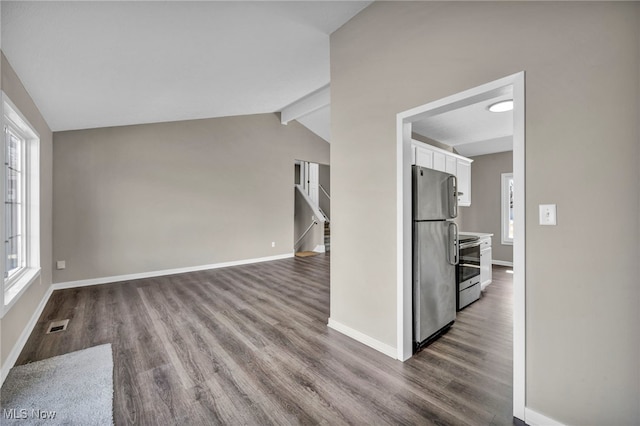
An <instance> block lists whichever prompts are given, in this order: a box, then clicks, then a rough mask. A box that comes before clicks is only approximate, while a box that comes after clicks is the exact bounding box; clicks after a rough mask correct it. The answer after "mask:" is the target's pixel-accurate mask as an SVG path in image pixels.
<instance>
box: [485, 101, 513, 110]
mask: <svg viewBox="0 0 640 426" xmlns="http://www.w3.org/2000/svg"><path fill="white" fill-rule="evenodd" d="M487 109H488V110H489V111H491V112H506V111H511V110H513V99H508V100H506V101H500V102H496V103H495V104H491V105H489V107H488V108H487Z"/></svg>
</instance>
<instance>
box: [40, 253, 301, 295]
mask: <svg viewBox="0 0 640 426" xmlns="http://www.w3.org/2000/svg"><path fill="white" fill-rule="evenodd" d="M293 256H294V253H285V254H279V255H275V256H267V257H258V258H254V259H243V260H234V261H231V262H221V263H214V264H210V265H200V266H189V267H186V268H175V269H164V270H160V271H151V272H141V273H138V274H127V275H114V276H110V277H102V278H91V279H88V280H78V281H66V282H61V283H55V284H53V289H54V290H63V289H66V288H76V287H87V286H91V285H99V284H109V283H115V282H121V281H132V280H140V279H143V278H154V277H161V276H165V275H175V274H184V273H187V272H197V271H206V270H208V269H218V268H227V267H229V266H239V265H248V264H250V263H260V262H270V261H272V260H281V259H288V258H291V257H293Z"/></svg>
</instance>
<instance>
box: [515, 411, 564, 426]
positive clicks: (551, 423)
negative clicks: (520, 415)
mask: <svg viewBox="0 0 640 426" xmlns="http://www.w3.org/2000/svg"><path fill="white" fill-rule="evenodd" d="M524 415H525V422H526V423H527V424H528V425H529V426H565V424H564V423H560V422H559V421H557V420H554V419H552V418H551V417H547V416H545V415H544V414H540V413H538V412H537V411H534V410H532V409H531V408H529V407H525V408H524Z"/></svg>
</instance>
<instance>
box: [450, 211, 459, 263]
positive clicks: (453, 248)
mask: <svg viewBox="0 0 640 426" xmlns="http://www.w3.org/2000/svg"><path fill="white" fill-rule="evenodd" d="M449 263H450V264H451V265H457V264H458V225H457V224H455V223H453V222H452V223H450V224H449Z"/></svg>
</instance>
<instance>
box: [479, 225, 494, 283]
mask: <svg viewBox="0 0 640 426" xmlns="http://www.w3.org/2000/svg"><path fill="white" fill-rule="evenodd" d="M491 262H492V259H491V237H482V238H480V288H481V289H482V290H484V289H485V288H486V287H487V286H488V285H489V284H491V280H492V279H493V272H492V270H491Z"/></svg>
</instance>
